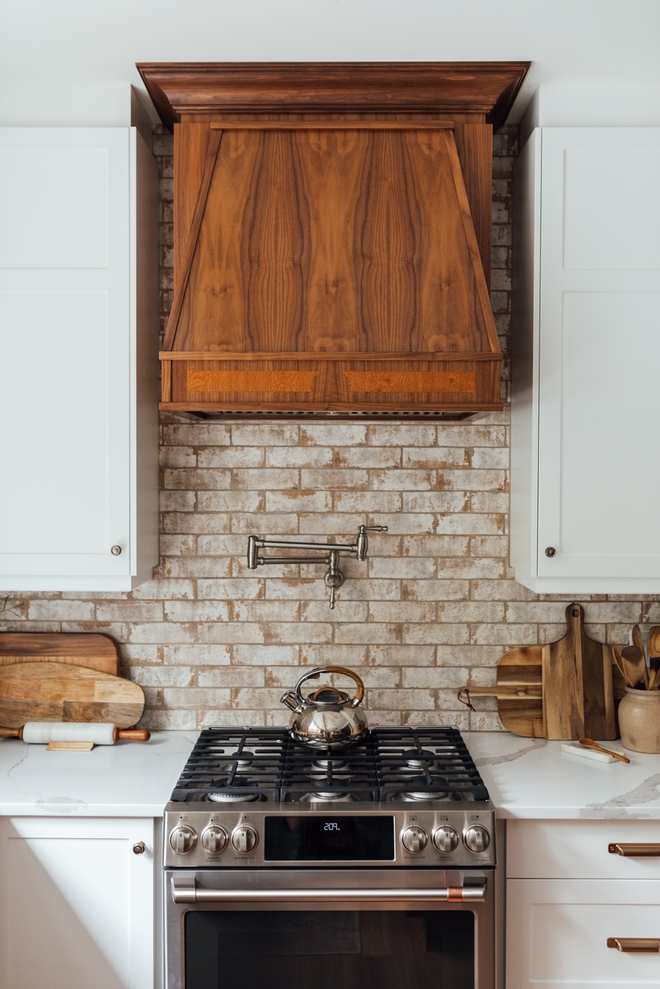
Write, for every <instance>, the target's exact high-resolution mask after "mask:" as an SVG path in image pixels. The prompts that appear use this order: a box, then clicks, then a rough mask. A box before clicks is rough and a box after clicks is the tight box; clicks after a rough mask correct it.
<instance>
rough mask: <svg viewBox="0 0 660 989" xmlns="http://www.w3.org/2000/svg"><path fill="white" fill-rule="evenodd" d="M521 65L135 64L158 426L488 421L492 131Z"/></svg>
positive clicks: (493, 360)
mask: <svg viewBox="0 0 660 989" xmlns="http://www.w3.org/2000/svg"><path fill="white" fill-rule="evenodd" d="M527 67H528V63H526V62H525V63H523V62H514V63H511V62H494V63H493V62H489V63H412V62H406V63H290V64H284V63H266V64H264V63H247V64H239V63H223V64H215V63H202V64H185V63H176V64H142V65H139V66H138V68H139V71H140V73H141V75H142V78H143V79H144V82H145V84H146V87H147V89H148V91H149V94H150V96H151V98H152V100H153V102H154V104H155V106H156V108H157V110H158V112H159V114H160V116H161V119H162V120H163V122H164V124H165V125H166V126H167V127H170V128H173V129H174V135H175V140H174V300H173V305H172V311H171V314H170V319H169V324H168V327H167V332H166V335H165V340H164V344H163V351H162V352H161V360H162V382H163V384H162V402H161V408H162V409H167V410H171V411H176V412H189V413H192V414H196V415H201V416H206V415H222V416H229V417H241V416H246V415H252V416H254V415H255V414H259V415H268V416H272V417H280V416H284V415H286V416H287V417H289V416H291V415H306V416H318V417H324V416H332V417H339V418H342V417H349V416H350V417H351V418H353V417H354V416H356V415H358V416H362V417H373V418H379V417H382V416H388V417H397V416H406V418H409V417H424V418H427V417H428V416H437V417H444V418H447V419H457V418H466V417H467V416H470V415H474V414H477V413H480V412H482V413H483V412H486V411H492V410H497V409H500V408H501V404H500V362H501V359H502V353H501V351H500V347H499V344H498V340H497V334H496V331H495V322H494V319H493V314H492V310H491V307H490V300H489V289H488V279H489V274H490V232H491V231H490V224H491V218H490V213H491V153H492V149H491V145H492V130H493V126H495V127H497V126H499V125H501V124H502V123H503V122H504V120H505V118H506V115H507V113H508V111H509V109H510V108H511V105H512V103H513V100H514V98H515V96H516V93H517V92H518V89H519V87H520V85H521V83H522V80H523V78H524V76H525V72H526V71H527Z"/></svg>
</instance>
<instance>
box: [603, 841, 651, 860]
mask: <svg viewBox="0 0 660 989" xmlns="http://www.w3.org/2000/svg"><path fill="white" fill-rule="evenodd" d="M607 850H608V852H609V853H610V855H623V856H626V857H636V858H660V842H657V841H655V842H654V841H630V842H625V841H612V842H610V844H609V845H608V846H607Z"/></svg>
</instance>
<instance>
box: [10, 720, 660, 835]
mask: <svg viewBox="0 0 660 989" xmlns="http://www.w3.org/2000/svg"><path fill="white" fill-rule="evenodd" d="M197 735H198V732H195V731H192V732H182V731H172V732H156V733H154V735H153V736H152V738H151V740H150V741H149V742H146V743H136V742H119V743H118V744H117V745H99V746H96V747H95V748H94V749H93V750H92V751H91V752H47V751H46V747H45V746H44V745H25V744H24V743H23V742H20V741H18V739H3V740H2V741H0V815H4V816H9V815H39V816H41V815H44V816H53V815H57V816H60V815H64V814H66V815H73V816H78V817H160V816H161V815H162V813H163V808H164V807H165V804H166V803H167V801H168V800H169V798H170V794H171V792H172V789H173V788H174V784H175V783H176V781H177V778H178V776H179V774H180V772H181V770H182V768H183V766H184V764H185V761H186V759H187V757H188V754H189V753H190V751H191V749H192V746H193V744H194V742H195V740H196V738H197ZM463 737H464V739H465V742H466V744H467V746H468V748H469V750H470V752H471V754H472V756H473V758H474V760H475V762H476V764H477V766H478V768H479V771H480V772H481V775H482V776H483V779H484V782H485V784H486V786H487V787H488V790H489V792H490V795H491V798H492V800H493V803H494V804H495V806H496V808H497V812H498V816H499V817H504V818H541V819H542V818H546V819H547V818H555V819H574V818H582V819H585V820H589V819H591V820H598V819H600V818H614V819H623V818H655V819H660V755H642V754H640V753H636V752H627V753H626V754H627V755H628V756H629V757H630V760H631V762H630V765H629V766H626V765H624V764H623V763H619V762H617V763H612V764H603V763H597V762H592V761H590V760H589V761H588V760H586V759H581V758H579V757H577V756H573V755H567V754H565V753H563V752H562V751H561V742H546V741H545V740H544V739H531V738H520V737H518V736H517V735H510V734H509V733H508V732H467V733H464V736H463ZM608 744H609V745H610V746H611V747H612V748H616V749H619V750H620V751H621V750H622V747H621V743H620V742H618V741H617V742H611V743H608Z"/></svg>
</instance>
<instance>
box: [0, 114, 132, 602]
mask: <svg viewBox="0 0 660 989" xmlns="http://www.w3.org/2000/svg"><path fill="white" fill-rule="evenodd" d="M129 164H130V148H129V132H128V130H127V129H120V128H117V129H111V130H110V129H102V130H97V129H94V128H89V129H75V130H72V129H66V128H63V129H59V128H58V129H55V128H53V129H48V130H40V129H34V130H33V129H21V130H18V129H16V130H15V129H12V128H6V129H3V130H0V190H2V191H1V192H0V216H1V220H0V231H1V232H0V368H1V371H0V374H1V375H2V387H1V388H0V416H1V417H2V419H3V422H5V424H6V428H5V429H4V430H3V432H2V436H1V437H0V460H1V462H2V464H3V470H4V477H5V480H6V482H7V481H9V483H4V484H3V485H2V487H1V488H0V547H1V552H0V575H2V574H4V575H16V577H17V578H20V576H21V575H36V574H39V575H44V576H46V575H58V576H62V577H65V576H66V575H69V574H71V575H78V576H84V575H90V576H95V575H98V576H103V575H108V576H114V577H121V576H123V575H128V574H129V573H130V536H131V531H130V525H131V517H130V384H129V382H130V373H131V368H130V339H131V318H130V294H131V279H130V205H131V204H130V183H129V177H130V170H129ZM113 545H119V546H120V547H121V548H122V553H121V554H120V555H118V556H114V555H112V553H111V552H110V550H111V547H112V546H113ZM17 584H20V579H19V580H17ZM16 589H19V590H20V587H17V588H16Z"/></svg>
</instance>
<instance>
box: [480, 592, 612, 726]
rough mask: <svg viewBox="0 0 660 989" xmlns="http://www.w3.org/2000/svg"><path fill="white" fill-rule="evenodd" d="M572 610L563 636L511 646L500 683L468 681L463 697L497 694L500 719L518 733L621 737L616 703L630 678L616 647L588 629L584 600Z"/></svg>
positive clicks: (500, 665) (501, 664)
mask: <svg viewBox="0 0 660 989" xmlns="http://www.w3.org/2000/svg"><path fill="white" fill-rule="evenodd" d="M573 611H575V612H577V614H573ZM566 615H567V630H566V635H564V636H563V638H561V639H559V641H558V642H552V643H550V644H548V645H545V646H523V647H520V648H518V649H510V650H509V651H508V652H506V653H505V654H504V655H503V656H502V657H501V658H500V659H499V661H498V664H497V685H496V686H495V687H468V688H465V687H464V688H462V691H461V694H462V695H463V699H465V697H466V691H467V692H469V695H470V696H472V697H477V696H481V697H497V706H498V713H499V716H500V720H501V722H502V724H503V725H504V727H505V728H506V729H508V731H510V732H512V733H513V734H514V735H523V736H525V737H526V738H553V739H562V740H563V741H569V740H572V739H576V738H595V739H598V740H600V741H604V740H607V739H613V738H616V737H617V736H618V726H617V722H616V708H617V706H618V702H619V701H620V700H621V698H622V697H623V696H624V695H625V684H624V682H623V678H622V677H621V674H620V673H619V671H618V669H617V667H616V664H614V657H613V656H612V649H611V647H610V646H609V645H605V644H603V643H601V642H595V641H594V640H593V639H590V638H589V637H588V636H587V635H586V633H585V631H584V611H583V609H582V607H581V606H580V605H579V604H572V605H569V607H568V608H567V609H566ZM585 640H586V642H585ZM550 733H551V734H550Z"/></svg>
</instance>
